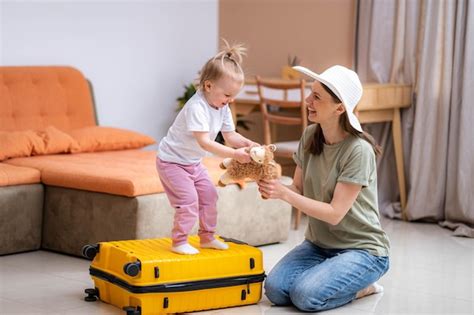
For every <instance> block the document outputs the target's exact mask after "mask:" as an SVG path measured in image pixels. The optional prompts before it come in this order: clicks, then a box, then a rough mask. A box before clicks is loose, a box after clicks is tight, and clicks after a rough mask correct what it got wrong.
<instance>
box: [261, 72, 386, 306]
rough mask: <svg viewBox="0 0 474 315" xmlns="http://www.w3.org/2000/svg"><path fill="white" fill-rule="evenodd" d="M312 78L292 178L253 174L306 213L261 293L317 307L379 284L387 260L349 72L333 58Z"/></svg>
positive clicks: (370, 159)
mask: <svg viewBox="0 0 474 315" xmlns="http://www.w3.org/2000/svg"><path fill="white" fill-rule="evenodd" d="M294 69H296V70H298V71H300V72H302V73H304V74H306V75H308V76H310V77H312V78H313V79H315V81H314V82H313V85H312V88H311V90H312V92H311V94H310V95H309V96H308V97H307V98H306V104H307V108H308V119H309V121H310V122H314V124H312V125H310V126H308V127H307V128H306V130H305V131H304V133H303V136H302V138H301V140H300V144H299V148H298V152H296V153H295V155H294V160H295V162H296V164H297V166H296V170H295V174H294V177H293V184H292V185H290V186H285V185H283V184H281V183H280V182H279V181H276V180H273V181H260V182H259V190H260V192H261V193H262V195H263V196H265V197H267V198H276V199H281V200H284V201H286V202H288V203H289V204H291V205H292V206H293V207H295V208H298V209H299V210H301V211H303V212H304V213H306V215H308V217H309V222H308V228H307V230H306V234H305V241H304V242H303V243H302V244H301V245H299V246H297V247H296V248H294V249H293V250H292V251H290V252H289V253H288V254H287V255H286V256H285V257H283V259H282V260H280V261H279V262H278V264H277V265H276V266H275V267H274V268H273V270H272V271H271V272H270V274H269V275H268V278H267V280H266V282H265V294H266V295H267V297H268V299H269V300H270V301H271V302H272V303H274V304H276V305H291V304H293V305H295V306H296V307H297V308H298V309H300V310H302V311H321V310H327V309H331V308H335V307H339V306H341V305H344V304H347V303H349V302H351V301H352V300H354V299H356V298H360V297H363V296H366V295H369V294H373V293H378V292H382V290H383V288H382V287H381V286H380V285H378V284H377V283H376V282H375V281H377V280H378V279H379V278H380V277H381V276H382V275H383V274H385V272H386V271H387V270H388V267H389V258H388V253H389V240H388V238H387V235H386V234H385V232H384V231H383V230H382V227H381V225H380V221H379V211H378V206H377V169H376V160H375V156H376V154H380V148H379V147H378V146H377V145H376V144H375V142H374V140H373V138H372V137H371V136H370V135H368V134H367V133H364V132H363V131H362V128H361V126H360V123H359V121H358V119H357V117H356V116H355V115H354V113H353V111H354V108H355V106H356V105H357V103H358V102H359V100H360V98H361V96H362V84H361V83H360V80H359V77H358V76H357V74H356V73H355V72H353V71H352V70H349V69H347V68H345V67H342V66H333V67H331V68H329V69H327V70H326V71H324V72H323V73H322V74H320V75H319V74H316V73H314V72H312V71H311V70H309V69H307V68H304V67H300V66H298V67H294Z"/></svg>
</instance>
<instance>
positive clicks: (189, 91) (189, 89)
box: [176, 83, 196, 112]
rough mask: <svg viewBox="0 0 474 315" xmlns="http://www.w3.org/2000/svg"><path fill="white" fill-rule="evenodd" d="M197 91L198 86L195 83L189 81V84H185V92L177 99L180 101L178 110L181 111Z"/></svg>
mask: <svg viewBox="0 0 474 315" xmlns="http://www.w3.org/2000/svg"><path fill="white" fill-rule="evenodd" d="M194 93H196V87H195V86H194V84H193V83H189V84H188V85H184V94H183V95H181V96H180V97H178V98H177V99H176V100H177V101H178V108H177V109H176V111H178V112H179V111H180V110H181V108H183V106H184V104H186V102H187V101H188V100H189V99H190V98H191V97H192V96H193V95H194Z"/></svg>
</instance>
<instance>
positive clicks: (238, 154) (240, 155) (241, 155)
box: [234, 148, 250, 163]
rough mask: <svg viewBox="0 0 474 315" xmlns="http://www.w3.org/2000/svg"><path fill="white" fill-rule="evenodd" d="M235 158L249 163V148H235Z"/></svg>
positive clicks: (240, 161)
mask: <svg viewBox="0 0 474 315" xmlns="http://www.w3.org/2000/svg"><path fill="white" fill-rule="evenodd" d="M234 159H236V160H237V162H239V163H249V162H250V154H249V153H248V152H247V148H240V149H235V150H234Z"/></svg>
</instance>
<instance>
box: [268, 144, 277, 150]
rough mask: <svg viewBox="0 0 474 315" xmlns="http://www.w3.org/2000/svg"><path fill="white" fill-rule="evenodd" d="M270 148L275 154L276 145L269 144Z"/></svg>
mask: <svg viewBox="0 0 474 315" xmlns="http://www.w3.org/2000/svg"><path fill="white" fill-rule="evenodd" d="M268 148H269V149H270V151H272V152H275V151H276V149H277V147H276V145H274V144H269V145H268Z"/></svg>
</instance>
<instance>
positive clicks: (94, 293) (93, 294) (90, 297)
mask: <svg viewBox="0 0 474 315" xmlns="http://www.w3.org/2000/svg"><path fill="white" fill-rule="evenodd" d="M84 292H85V293H86V294H87V296H86V297H84V301H86V302H95V301H97V299H98V298H99V290H97V289H92V288H90V289H85V290H84Z"/></svg>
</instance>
